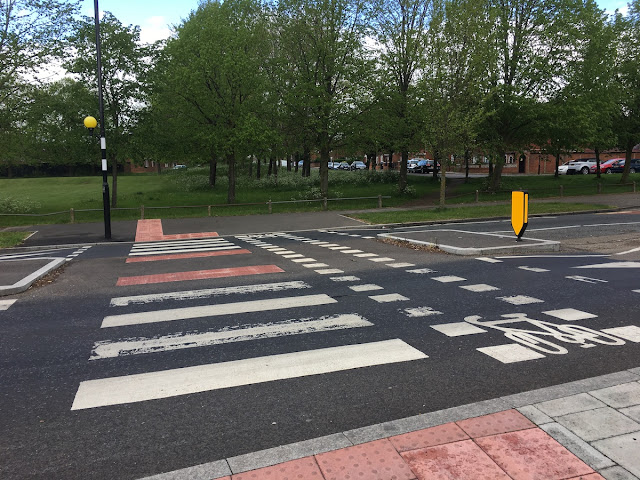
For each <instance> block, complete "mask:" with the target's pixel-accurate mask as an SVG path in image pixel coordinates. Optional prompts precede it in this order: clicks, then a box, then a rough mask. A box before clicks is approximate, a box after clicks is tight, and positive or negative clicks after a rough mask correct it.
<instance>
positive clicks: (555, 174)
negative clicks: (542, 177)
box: [538, 149, 560, 178]
mask: <svg viewBox="0 0 640 480" xmlns="http://www.w3.org/2000/svg"><path fill="white" fill-rule="evenodd" d="M538 168H540V167H538ZM559 168H560V149H557V150H556V171H555V173H554V175H553V176H554V177H556V178H558V176H559V175H560V172H559V171H558V169H559Z"/></svg>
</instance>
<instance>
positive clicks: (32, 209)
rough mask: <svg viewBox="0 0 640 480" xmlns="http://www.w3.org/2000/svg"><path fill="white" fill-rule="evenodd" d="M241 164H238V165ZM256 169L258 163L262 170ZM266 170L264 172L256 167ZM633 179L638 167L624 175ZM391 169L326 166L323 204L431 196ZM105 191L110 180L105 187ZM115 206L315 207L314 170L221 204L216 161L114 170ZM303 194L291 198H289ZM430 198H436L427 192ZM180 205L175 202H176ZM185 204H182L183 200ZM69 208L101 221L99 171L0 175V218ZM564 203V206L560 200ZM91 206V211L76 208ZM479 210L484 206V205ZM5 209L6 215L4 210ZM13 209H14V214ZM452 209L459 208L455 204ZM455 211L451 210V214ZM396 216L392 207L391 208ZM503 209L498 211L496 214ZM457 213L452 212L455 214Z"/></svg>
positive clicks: (8, 221)
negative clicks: (401, 186)
mask: <svg viewBox="0 0 640 480" xmlns="http://www.w3.org/2000/svg"><path fill="white" fill-rule="evenodd" d="M245 170H246V169H245V167H243V168H242V172H243V173H244V172H245ZM263 172H264V171H263ZM264 173H266V172H264ZM633 177H637V180H640V174H635V175H632V180H634V178H633ZM619 181H620V175H619V174H613V175H603V176H602V178H601V179H600V180H598V179H597V178H596V177H595V175H574V176H566V175H565V176H563V177H561V178H558V179H556V178H554V177H553V176H549V175H543V176H518V177H515V176H508V177H503V180H502V182H503V183H502V184H503V189H504V190H503V191H502V192H499V193H497V194H493V195H492V194H488V193H480V195H479V199H480V201H496V200H509V199H510V192H511V190H520V189H525V190H528V191H529V193H530V195H531V197H535V198H541V197H549V196H558V195H559V191H560V185H562V186H563V188H564V195H567V196H568V195H578V194H580V195H595V194H596V191H597V183H598V182H601V183H602V192H603V193H610V192H616V193H618V192H623V191H630V190H631V189H632V186H631V185H630V184H629V185H626V186H620V184H619ZM397 183H398V172H397V171H383V172H380V171H377V172H358V171H356V172H345V171H330V172H329V201H328V209H329V210H349V209H369V208H375V207H377V205H378V200H377V197H378V195H382V196H388V197H391V198H385V199H383V206H384V207H395V206H401V205H405V204H407V203H409V202H412V201H415V200H416V199H421V198H424V197H429V198H430V199H431V200H432V202H431V203H433V199H437V198H438V192H439V188H440V182H439V181H435V182H434V181H433V180H432V178H431V176H430V175H409V178H408V185H409V188H408V192H405V193H402V194H401V193H399V192H398V188H397ZM485 184H486V178H472V179H470V181H469V183H466V184H465V183H460V180H458V181H457V182H456V184H455V185H453V187H452V188H450V191H449V192H448V193H447V203H448V204H456V203H463V202H473V201H474V200H475V192H476V190H479V191H480V192H483V191H484V190H485ZM111 191H113V187H111ZM117 197H118V209H117V210H112V214H111V215H112V219H113V220H114V221H117V220H132V219H138V218H140V217H141V208H140V207H141V206H142V205H144V207H145V210H144V216H145V218H179V217H202V216H207V215H208V208H207V206H208V205H212V206H213V207H212V208H211V215H213V216H226V215H250V214H258V213H267V212H268V206H267V202H268V201H269V200H271V201H272V202H289V203H273V205H272V211H273V212H274V213H281V212H288V211H317V210H321V209H322V207H323V202H322V201H321V198H320V197H321V196H320V188H319V175H318V171H317V170H312V173H311V177H309V178H302V177H301V175H300V173H297V174H296V173H294V172H287V171H286V169H284V168H281V169H280V171H279V175H278V176H277V177H276V176H275V175H272V176H270V177H267V176H266V175H264V174H263V176H262V178H261V179H260V180H256V179H255V178H249V177H248V176H247V175H240V176H239V178H238V180H237V187H236V203H237V204H250V205H227V204H226V200H227V179H226V170H225V168H224V166H221V167H219V168H218V182H217V185H216V187H215V188H211V187H209V185H208V168H206V167H202V168H189V169H187V170H177V171H168V172H163V174H162V175H157V174H130V175H120V176H119V177H118V195H117ZM354 197H374V198H371V199H367V200H361V199H358V200H349V199H350V198H354ZM300 200H309V201H304V202H297V203H293V202H292V201H300ZM435 201H437V200H435ZM178 207H181V208H178ZM186 207H189V208H186ZM71 208H73V209H74V212H75V213H74V214H75V221H76V222H100V221H102V215H103V213H102V177H101V176H100V175H97V176H94V177H46V178H15V179H0V226H15V225H33V224H42V223H69V222H70V209H71ZM565 208H566V207H565ZM83 210H94V211H83ZM484 211H485V212H486V211H487V210H486V208H484ZM7 214H11V215H7ZM16 214H20V216H18V215H16ZM458 214H462V212H459V213H458ZM458 214H456V215H458ZM393 215H394V216H397V213H394V214H393ZM500 215H503V214H500ZM455 218H458V217H455Z"/></svg>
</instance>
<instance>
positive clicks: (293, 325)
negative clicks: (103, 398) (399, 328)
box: [89, 313, 373, 360]
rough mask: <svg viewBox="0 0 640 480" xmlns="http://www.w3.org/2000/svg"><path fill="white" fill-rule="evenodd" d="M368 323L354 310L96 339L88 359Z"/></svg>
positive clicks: (365, 324) (339, 328)
mask: <svg viewBox="0 0 640 480" xmlns="http://www.w3.org/2000/svg"><path fill="white" fill-rule="evenodd" d="M371 326H373V324H372V323H371V322H369V321H367V319H365V318H363V317H361V316H360V315H357V314H355V313H353V314H345V315H332V316H326V317H321V318H318V319H300V320H286V321H284V322H277V323H268V324H263V325H252V326H242V327H241V328H233V329H227V328H225V329H223V330H220V331H217V332H206V333H186V334H184V333H179V334H172V335H167V336H163V337H158V338H135V339H126V340H121V341H117V342H111V341H106V342H96V343H95V345H94V346H93V351H92V353H91V357H90V358H89V360H101V359H103V358H115V357H120V356H124V355H138V354H145V353H157V352H166V351H170V350H179V349H183V348H193V347H206V346H210V345H220V344H223V343H232V342H245V341H251V340H260V339H263V338H274V337H284V336H289V335H302V334H307V333H315V332H326V331H330V330H344V329H347V328H359V327H371Z"/></svg>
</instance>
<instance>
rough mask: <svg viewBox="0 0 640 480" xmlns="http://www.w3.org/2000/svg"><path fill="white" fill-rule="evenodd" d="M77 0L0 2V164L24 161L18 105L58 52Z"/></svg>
mask: <svg viewBox="0 0 640 480" xmlns="http://www.w3.org/2000/svg"><path fill="white" fill-rule="evenodd" d="M77 8H78V2H77V1H58V0H4V1H2V2H0V163H5V164H6V165H7V166H8V167H9V172H10V171H11V165H12V164H14V163H16V162H21V161H25V160H26V159H25V157H24V152H25V150H24V147H25V144H24V140H25V139H24V136H23V135H22V132H21V128H22V126H23V125H24V122H23V115H24V108H25V107H26V106H27V105H28V104H29V103H30V101H31V100H32V98H33V97H32V94H33V84H34V79H35V76H36V75H37V74H38V73H39V72H40V71H41V70H42V69H45V68H47V67H48V66H49V65H50V64H51V62H52V61H53V60H54V59H55V58H58V57H59V56H60V55H61V54H62V50H63V49H62V46H63V43H62V42H61V40H63V39H64V38H65V36H66V35H67V33H68V26H69V24H70V22H71V19H72V16H73V14H74V13H76V11H77Z"/></svg>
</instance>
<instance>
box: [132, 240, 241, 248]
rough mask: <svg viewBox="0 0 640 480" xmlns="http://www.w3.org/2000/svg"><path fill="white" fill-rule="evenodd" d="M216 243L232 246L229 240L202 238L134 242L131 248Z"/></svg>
mask: <svg viewBox="0 0 640 480" xmlns="http://www.w3.org/2000/svg"><path fill="white" fill-rule="evenodd" d="M216 243H228V244H230V245H232V243H231V242H230V241H229V240H226V239H224V238H203V239H192V240H176V241H158V242H136V243H134V244H133V246H132V248H155V247H172V246H180V245H203V244H204V245H214V244H216Z"/></svg>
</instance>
